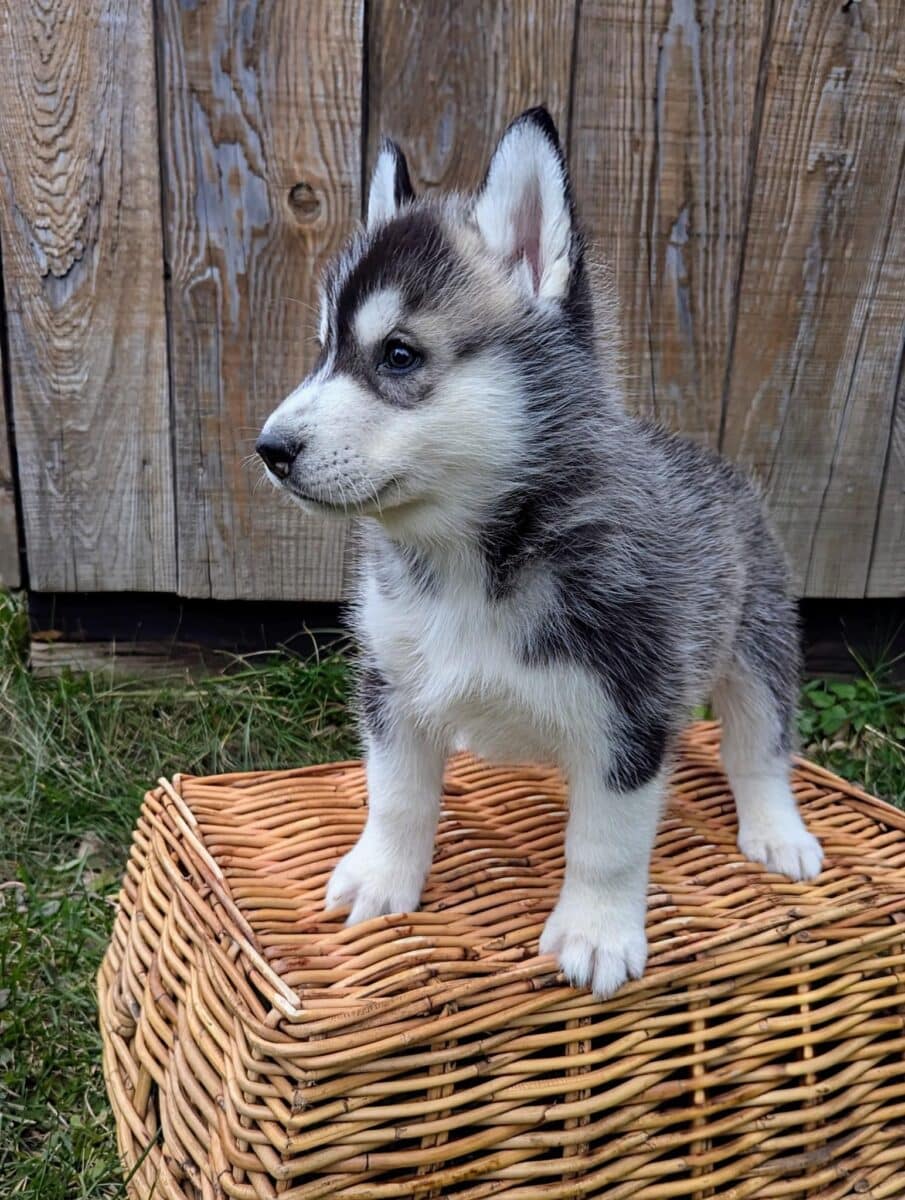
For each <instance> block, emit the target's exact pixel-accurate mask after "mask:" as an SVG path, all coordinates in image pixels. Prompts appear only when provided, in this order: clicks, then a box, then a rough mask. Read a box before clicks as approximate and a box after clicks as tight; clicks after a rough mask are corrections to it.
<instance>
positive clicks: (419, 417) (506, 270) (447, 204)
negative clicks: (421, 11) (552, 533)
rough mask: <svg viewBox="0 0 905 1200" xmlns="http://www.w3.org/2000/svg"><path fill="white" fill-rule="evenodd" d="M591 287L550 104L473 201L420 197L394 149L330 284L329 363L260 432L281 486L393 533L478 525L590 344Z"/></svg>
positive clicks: (514, 136) (263, 452)
mask: <svg viewBox="0 0 905 1200" xmlns="http://www.w3.org/2000/svg"><path fill="white" fill-rule="evenodd" d="M586 293H587V286H586V282H585V279H584V270H583V263H582V243H581V238H580V235H579V234H578V232H577V230H576V227H575V220H574V215H573V210H572V201H571V196H570V191H569V180H568V175H567V171H566V165H565V160H564V158H563V155H562V151H561V149H560V146H559V141H558V138H557V135H556V130H555V127H554V125H553V122H552V121H551V119H550V117H549V115H548V114H547V113H546V112H545V111H544V110H543V109H532V110H531V111H529V112H527V113H525V114H524V115H523V116H521V117H519V118H518V120H516V121H515V122H513V124H512V125H510V127H509V128H508V130H507V131H506V133H505V134H504V135H503V137H502V139H501V140H500V143H499V145H498V146H497V149H496V151H495V152H494V155H493V158H492V160H491V162H490V166H489V168H488V171H487V175H486V177H485V180H484V183H483V184H482V186H481V188H480V189H479V191H478V192H477V193H476V194H475V195H474V196H471V197H460V196H448V197H444V198H442V199H439V200H437V199H428V200H419V199H417V198H416V197H415V195H414V192H413V190H412V186H411V183H410V180H409V174H408V169H407V167H406V162H405V158H404V156H403V154H402V152H401V150H400V149H399V148H398V146H396V145H395V144H394V143H393V142H390V141H384V142H383V144H382V146H381V149H380V153H379V155H378V158H377V163H376V165H375V168H374V174H373V177H372V180H371V186H370V193H369V198H368V213H367V222H366V225H365V228H364V229H363V230H362V231H361V232H360V233H358V234H357V235H356V236H355V237H354V238H353V239H352V240H351V241H350V243H349V244H348V245H347V246H346V248H345V249H344V251H343V252H342V253H341V254H340V255H339V257H338V258H337V259H336V261H335V262H333V263H332V264H331V266H330V268H329V270H328V272H327V275H326V278H325V280H324V283H323V287H322V291H321V313H320V324H319V330H318V336H319V342H320V356H319V359H318V361H317V364H316V365H315V368H314V370H313V371H312V372H311V374H310V375H309V376H308V377H307V378H306V379H304V380H303V381H302V382H301V383H300V384H299V386H298V387H297V388H296V389H295V390H294V391H293V392H291V393H290V395H289V396H287V397H286V399H285V400H284V401H283V402H282V404H280V406H279V407H278V408H277V409H276V411H275V412H274V413H273V414H272V415H271V416H270V417H269V419H268V420H267V422H266V424H265V425H264V428H263V430H262V433H261V436H260V438H259V440H258V446H257V449H258V452H259V454H260V456H261V458H262V459H263V461H264V464H265V466H266V468H267V471H268V474H269V476H270V478H271V479H272V481H273V482H274V483H276V484H277V485H279V486H280V487H282V488H285V489H286V490H287V491H288V492H289V494H290V495H292V496H293V497H294V498H295V499H297V500H298V501H299V502H300V503H301V504H302V505H303V506H304V507H309V508H312V509H315V510H319V511H327V512H338V513H366V514H371V515H377V516H379V517H381V519H383V520H384V521H385V523H386V524H387V525H388V526H390V527H391V528H392V527H398V528H401V527H403V526H405V525H406V523H408V524H409V525H413V524H414V525H417V526H418V528H420V529H421V530H428V531H429V529H430V527H431V523H432V521H435V520H442V519H443V516H444V514H445V517H446V519H447V520H461V519H463V518H464V517H465V516H467V510H469V509H474V510H477V509H479V508H480V506H481V505H482V504H486V503H487V502H488V501H492V500H493V499H494V498H496V497H498V496H499V494H500V493H501V492H505V490H506V489H507V488H509V487H515V486H518V483H519V476H520V473H521V472H522V471H523V469H524V463H525V461H526V459H527V458H530V455H531V453H532V446H531V441H532V437H533V436H534V434H533V433H532V427H533V426H534V425H536V413H535V414H534V415H533V416H532V413H531V412H530V411H529V410H530V404H529V402H528V399H527V397H528V395H529V393H530V391H531V388H532V387H534V390H535V391H536V390H537V382H538V379H539V378H541V377H543V376H544V374H545V373H547V374H551V375H552V373H555V372H556V371H557V369H559V368H565V369H567V362H568V358H569V355H570V354H571V353H572V351H573V350H574V349H575V347H577V346H582V345H584V344H585V343H587V341H588V340H589V338H590V306H589V303H588V300H587V294H586ZM534 433H536V429H535V430H534ZM453 512H455V514H456V515H455V516H453Z"/></svg>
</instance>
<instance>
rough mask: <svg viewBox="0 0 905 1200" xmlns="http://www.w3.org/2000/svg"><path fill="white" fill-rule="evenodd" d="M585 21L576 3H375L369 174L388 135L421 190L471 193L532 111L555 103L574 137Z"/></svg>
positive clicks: (370, 64) (561, 120) (556, 116)
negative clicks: (521, 117)
mask: <svg viewBox="0 0 905 1200" xmlns="http://www.w3.org/2000/svg"><path fill="white" fill-rule="evenodd" d="M575 18H576V3H575V0H533V2H532V3H530V4H509V3H506V2H504V0H493V2H492V3H484V2H482V0H432V2H431V3H430V4H420V3H417V2H415V0H373V3H372V5H371V8H370V21H369V37H368V166H369V168H370V166H371V165H372V164H373V162H374V156H375V153H376V148H377V143H378V141H379V138H380V135H381V134H383V133H387V134H390V135H391V136H394V137H396V138H397V139H398V140H399V142H400V144H401V145H402V146H403V148H404V150H405V151H406V155H407V157H408V162H409V168H410V170H411V176H412V182H413V183H414V184H415V187H416V189H426V190H433V189H459V190H464V189H466V188H472V187H474V186H476V185H477V184H478V183H479V182H480V181H481V179H482V178H483V175H484V171H485V170H486V167H487V163H488V160H489V158H490V154H491V152H492V150H493V147H494V146H495V145H496V142H497V139H498V138H499V136H500V134H501V133H502V131H503V129H504V128H505V126H506V124H507V123H508V122H509V121H510V120H511V119H512V118H513V117H514V116H517V115H518V113H520V112H521V111H522V110H523V109H525V108H529V107H531V106H533V105H535V104H546V106H547V108H548V109H549V110H550V112H551V113H552V115H553V118H554V120H555V121H556V122H557V124H558V125H559V127H560V129H561V130H562V131H563V132H564V133H565V132H567V130H568V126H569V121H570V116H571V114H570V80H571V74H572V56H573V43H574V36H575Z"/></svg>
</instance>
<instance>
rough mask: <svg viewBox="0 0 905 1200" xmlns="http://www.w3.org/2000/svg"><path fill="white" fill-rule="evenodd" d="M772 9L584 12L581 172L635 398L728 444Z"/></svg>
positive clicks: (641, 6)
mask: <svg viewBox="0 0 905 1200" xmlns="http://www.w3.org/2000/svg"><path fill="white" fill-rule="evenodd" d="M767 8H768V4H767V2H766V0H739V2H738V3H733V4H721V3H715V2H710V3H703V4H696V3H693V0H621V2H618V3H614V0H584V2H583V3H582V5H581V20H580V28H579V31H578V38H577V62H576V76H575V85H574V92H575V105H574V114H573V123H572V145H571V152H572V153H571V159H572V174H573V179H574V183H575V190H576V197H577V201H578V206H579V211H580V213H581V216H582V217H583V220H584V223H585V226H586V228H587V230H588V232H589V234H590V236H591V237H592V239H593V242H594V248H595V252H596V253H597V254H598V255H599V256H600V257H601V258H602V259H603V260H604V261H605V262H606V263H607V265H608V270H609V272H610V274H611V276H612V279H613V281H614V284H615V289H616V294H617V296H618V299H619V302H620V307H621V316H622V349H623V360H624V366H625V371H626V379H627V385H628V399H629V403H630V405H631V407H632V408H633V409H635V410H636V411H641V412H645V413H648V414H651V415H654V416H656V417H657V418H658V419H659V420H661V421H662V422H663V423H664V424H666V425H668V426H670V427H671V428H674V429H681V430H682V431H683V432H685V433H688V434H690V435H691V436H693V437H695V438H697V439H698V440H700V441H703V442H707V443H709V444H711V445H715V444H716V442H717V441H718V439H719V426H720V397H721V393H722V387H723V380H724V377H725V372H726V364H727V360H728V355H729V347H730V344H731V334H732V318H733V303H732V301H733V290H734V286H735V281H736V279H737V277H738V272H739V266H740V262H741V256H742V252H743V245H744V229H745V216H746V210H747V203H748V180H749V173H750V172H749V165H750V158H751V147H752V142H753V138H754V136H755V131H756V120H757V111H758V105H757V99H758V63H759V60H760V52H761V46H762V42H763V36H764V13H765V10H766V9H767Z"/></svg>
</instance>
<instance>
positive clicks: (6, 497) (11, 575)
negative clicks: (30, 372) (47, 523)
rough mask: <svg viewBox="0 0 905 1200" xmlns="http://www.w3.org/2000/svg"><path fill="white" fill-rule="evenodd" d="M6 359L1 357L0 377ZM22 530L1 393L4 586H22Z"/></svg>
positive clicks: (0, 559) (0, 582)
mask: <svg viewBox="0 0 905 1200" xmlns="http://www.w3.org/2000/svg"><path fill="white" fill-rule="evenodd" d="M2 376H3V360H2V356H0V379H2ZM21 582H22V580H21V577H20V572H19V532H18V527H17V525H16V497H15V495H14V493H13V471H12V466H11V465H10V456H9V440H8V437H7V432H6V413H5V411H4V405H3V397H2V394H0V588H14V587H18V586H19V584H20V583H21Z"/></svg>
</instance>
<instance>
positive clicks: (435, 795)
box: [325, 722, 445, 925]
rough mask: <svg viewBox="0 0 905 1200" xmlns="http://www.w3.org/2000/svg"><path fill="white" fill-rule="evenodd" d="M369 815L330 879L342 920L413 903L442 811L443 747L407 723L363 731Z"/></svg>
mask: <svg viewBox="0 0 905 1200" xmlns="http://www.w3.org/2000/svg"><path fill="white" fill-rule="evenodd" d="M366 740H367V778H368V817H367V821H366V822H365V827H364V830H363V832H362V835H361V837H360V838H359V839H358V841H357V842H356V844H355V845H354V846H353V847H352V849H351V850H350V851H349V853H348V854H347V855H346V856H345V858H343V859H341V860H340V862H339V865H338V866H337V867H336V870H335V871H334V872H333V874H332V876H331V877H330V882H329V883H328V885H327V897H326V903H325V907H326V908H327V909H331V908H337V907H339V906H340V905H349V906H350V908H351V911H350V913H349V917H348V920H347V924H349V925H354V924H355V923H357V922H358V921H367V920H368V919H369V918H370V917H377V916H380V915H381V914H382V913H393V912H411V911H412V909H415V908H417V907H418V903H419V901H420V899H421V889H422V888H423V887H424V881H425V879H426V878H427V874H428V871H429V870H430V865H431V859H432V858H433V852H434V838H435V836H436V832H437V821H438V819H439V816H440V796H441V791H442V784H443V765H444V760H445V755H444V752H443V749H442V748H441V747H440V746H438V745H437V744H435V743H434V742H432V741H430V740H429V739H428V738H426V737H425V736H424V735H423V734H422V733H421V731H420V730H418V729H416V728H414V727H413V726H411V725H409V724H404V723H402V722H394V723H393V724H392V726H391V727H389V728H382V729H380V730H379V731H377V732H369V733H368V734H367V738H366Z"/></svg>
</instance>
